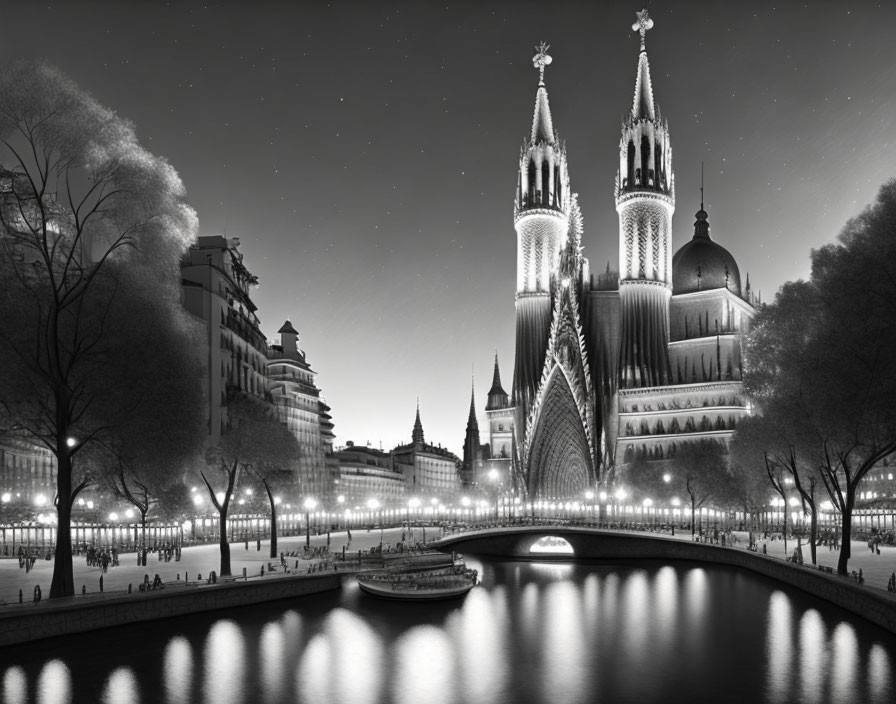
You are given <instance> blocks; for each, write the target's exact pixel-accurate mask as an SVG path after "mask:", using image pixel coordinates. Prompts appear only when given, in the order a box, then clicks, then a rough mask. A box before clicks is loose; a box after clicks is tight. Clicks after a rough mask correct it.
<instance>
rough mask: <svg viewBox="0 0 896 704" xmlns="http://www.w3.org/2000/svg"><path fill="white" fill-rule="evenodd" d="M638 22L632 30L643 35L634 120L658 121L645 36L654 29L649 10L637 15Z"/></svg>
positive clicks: (634, 103)
mask: <svg viewBox="0 0 896 704" xmlns="http://www.w3.org/2000/svg"><path fill="white" fill-rule="evenodd" d="M636 14H637V17H638V21H637V22H635V23H634V24H633V25H632V29H633V30H635V31H636V32H640V33H641V52H640V53H639V54H638V76H637V78H636V79H635V96H634V99H633V101H632V119H633V120H641V119H647V120H651V121H653V120H656V111H655V109H654V104H653V85H652V84H651V82H650V63H649V62H648V61H647V46H646V39H645V35H646V34H647V30H648V29H650V28H651V27H653V20H652V19H650V17H648V16H647V10H646V9H644V10H641V11H640V12H638V13H636Z"/></svg>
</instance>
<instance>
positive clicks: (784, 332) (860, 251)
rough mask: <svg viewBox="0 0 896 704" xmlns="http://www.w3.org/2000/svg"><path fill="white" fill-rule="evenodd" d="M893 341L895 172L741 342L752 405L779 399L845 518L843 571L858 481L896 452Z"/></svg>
mask: <svg viewBox="0 0 896 704" xmlns="http://www.w3.org/2000/svg"><path fill="white" fill-rule="evenodd" d="M894 346H896V181H890V182H888V183H886V184H884V186H883V187H882V188H881V190H880V192H879V194H878V198H877V202H876V203H875V204H873V205H872V206H870V207H869V208H867V209H866V210H865V211H864V212H863V213H862V214H861V215H860V216H858V217H857V218H854V219H853V220H851V221H850V222H848V223H847V225H846V227H845V228H844V230H843V232H842V233H841V234H840V236H839V238H838V241H837V242H836V243H833V244H830V245H827V246H825V247H822V248H821V249H819V250H815V251H813V252H812V275H811V279H810V281H809V282H796V283H789V284H785V286H784V287H782V289H781V291H780V292H779V294H778V295H777V296H776V298H775V302H774V303H773V304H772V305H770V306H768V307H767V308H765V309H763V310H762V311H760V313H759V315H757V316H756V319H755V320H754V325H753V329H752V331H751V333H750V335H749V337H748V343H747V346H746V351H745V362H746V363H745V387H746V388H747V390H748V391H749V392H750V393H752V394H754V395H755V397H756V398H757V400H758V404H759V410H760V411H761V412H765V408H766V407H772V405H773V404H781V405H780V406H778V408H779V409H782V408H783V409H786V410H787V412H788V413H789V417H790V419H792V420H795V421H796V422H798V423H799V425H800V426H801V427H802V428H804V429H805V434H806V436H811V438H812V442H811V443H807V444H806V447H807V448H808V452H807V455H806V459H805V461H806V462H807V463H809V464H812V465H813V466H815V467H817V468H818V471H819V473H820V479H821V481H822V483H823V484H824V487H825V490H826V492H827V494H828V496H829V497H830V499H831V502H832V503H833V505H834V506H835V507H836V509H837V510H839V511H840V514H841V517H842V538H841V549H840V558H839V561H838V564H837V571H838V572H839V573H840V574H846V573H847V567H848V561H849V558H850V532H851V524H852V512H853V509H854V507H855V501H856V496H857V494H858V489H859V486H860V484H861V482H862V480H863V479H864V477H865V476H866V475H867V474H868V472H869V471H870V470H871V469H872V468H873V467H874V466H876V465H877V464H878V463H880V462H882V461H883V460H885V459H886V458H888V457H889V456H891V455H892V454H893V452H894V451H896V406H894V404H893V403H892V399H893V397H894V393H896V357H894V355H893V354H892V350H893V349H894ZM772 412H775V411H772ZM778 417H779V418H780V417H781V416H780V415H779V416H778Z"/></svg>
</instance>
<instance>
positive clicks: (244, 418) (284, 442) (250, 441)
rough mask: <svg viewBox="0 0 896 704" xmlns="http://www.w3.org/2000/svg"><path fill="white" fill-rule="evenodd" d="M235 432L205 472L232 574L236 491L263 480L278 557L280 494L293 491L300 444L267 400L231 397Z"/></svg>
mask: <svg viewBox="0 0 896 704" xmlns="http://www.w3.org/2000/svg"><path fill="white" fill-rule="evenodd" d="M227 410H228V417H229V419H230V428H228V430H227V432H226V433H225V434H224V435H222V436H221V444H220V446H219V447H218V448H214V449H213V450H212V452H211V454H210V457H211V458H212V462H211V463H210V465H209V469H208V471H202V472H201V476H202V481H203V483H204V484H205V486H206V488H207V490H208V493H209V498H210V500H211V503H212V505H213V506H214V507H215V510H216V511H217V512H218V518H219V525H220V530H219V534H220V546H221V571H220V574H221V575H224V576H227V575H230V573H231V566H230V544H229V542H228V540H227V514H228V511H229V510H230V501H231V499H232V498H233V494H234V490H235V489H236V487H237V485H238V483H239V482H240V481H241V478H242V480H243V481H252V479H258V480H259V481H260V482H261V484H262V487H263V488H264V490H265V494H266V496H267V498H268V503H269V506H270V511H271V557H276V556H277V552H276V550H277V529H276V522H277V505H276V500H275V499H276V497H275V493H276V488H277V487H280V488H285V489H287V490H290V489H292V490H294V487H295V481H296V478H295V474H294V472H293V471H292V464H293V461H294V460H295V459H297V457H298V443H297V442H296V440H295V438H294V437H293V435H292V433H290V432H289V431H288V430H287V429H286V426H285V425H283V424H282V423H280V422H279V421H278V420H277V418H276V415H275V411H274V408H273V406H272V405H271V404H269V403H268V402H266V401H264V400H263V399H260V398H257V397H255V396H250V395H248V394H244V393H241V392H236V391H231V392H230V394H229V396H228V405H227Z"/></svg>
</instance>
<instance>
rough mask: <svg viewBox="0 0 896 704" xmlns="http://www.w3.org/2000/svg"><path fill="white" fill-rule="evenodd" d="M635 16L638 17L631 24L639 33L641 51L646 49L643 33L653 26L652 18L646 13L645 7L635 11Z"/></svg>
mask: <svg viewBox="0 0 896 704" xmlns="http://www.w3.org/2000/svg"><path fill="white" fill-rule="evenodd" d="M635 16H636V17H637V18H638V21H637V22H635V23H634V24H633V25H632V29H633V30H635V31H636V32H640V33H641V51H647V44H646V41H645V40H646V37H645V35H646V34H647V30H648V29H650V28H651V27H653V20H652V19H650V17H649V16H648V15H647V8H646V7H645V8H644V9H643V10H641V11H640V12H636V13H635Z"/></svg>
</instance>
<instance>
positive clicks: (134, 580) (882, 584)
mask: <svg viewBox="0 0 896 704" xmlns="http://www.w3.org/2000/svg"><path fill="white" fill-rule="evenodd" d="M403 532H404V533H405V538H406V539H407V540H408V541H409V542H418V541H420V542H422V541H423V529H422V528H414V529H413V531H412V532H411V533H407V532H406V531H403V530H402V529H401V528H386V529H385V530H383V531H380V530H379V529H373V530H370V531H367V530H366V529H357V530H352V533H351V535H352V538H351V541H349V540H348V536H347V533H346V532H345V531H339V532H333V533H331V535H330V536H329V542H330V545H329V548H330V553H331V555H336V554H339V555H340V556H341V554H342V549H343V547H345V549H346V553H347V554H354V555H356V554H357V551H358V550H369V549H370V548H375V547H378V546H379V545H380V541H381V540H382V543H383V545H384V546H386V545H393V546H394V545H395V544H397V543H398V542H399V541H400V540H401V538H402V533H403ZM638 532H639V533H641V534H644V531H638ZM647 534H648V535H649V533H647ZM657 535H662V536H663V537H666V538H669V537H671V536H670V533H669V532H668V531H665V532H662V533H659V532H658V533H657ZM734 535H735V536H737V539H738V542H736V543H735V544H734V546H733V547H730V549H732V550H745V549H746V546H747V534H746V533H740V532H736V533H734ZM439 536H440V530H439V528H437V527H427V528H426V539H427V540H434V539H435V538H437V537H439ZM674 537H675V539H677V540H683V541H690V540H691V535H690V533H689V532H687V531H684V532H682V531H680V530H676V534H675V536H674ZM763 543H765V545H766V550H767V554H768V555H770V556H772V557H775V558H778V559H780V560H784V559H785V557H786V556H787V555H785V552H784V541H783V540H768V541H763V540H762V539H761V537H760V538H759V540H758V545H759V552H761V551H762V545H763ZM326 545H327V535H326V534H324V535H312V536H311V547H312V548H322V547H325V546H326ZM304 546H305V536H304V535H301V536H289V537H281V538H279V539H278V555H279V553H280V552H283V553H286V554H287V555H288V554H289V553H292V552H295V553H296V554H298V555H301V554H302V552H303V548H304ZM795 547H796V541H795V540H790V539H788V541H787V554H788V555H789V554H792V552H793V550H794V548H795ZM851 547H852V557H851V559H850V561H849V569H850V571H856V572H858V570H860V569H861V570H862V575H863V577H864V586H865V587H866V588H869V589H880V590H883V591H884V592H886V589H887V581H888V580H889V578H890V575H891V574H892V573H893V572H894V571H896V548H894V547H886V546H882V547H881V551H880V555H877V554H876V553H872V552H871V550H869V548H868V546H867V545H866V544H865V543H862V542H859V541H853V542H852V546H851ZM817 551H818V563H819V564H820V565H823V566H826V567H831V568H832V569H834V571H836V568H837V559H838V557H839V552H838V551H837V550H829V549H828V548H827V547H823V546H819V547H818V548H817ZM269 552H270V542H269V541H266V540H263V541H261V550H258V549H257V543H256V542H255V541H250V542H249V548H248V550H247V549H246V547H245V543H244V542H236V543H231V546H230V554H231V572H232V574H233V576H234V577H241V576H242V574H243V569H244V568H245V570H246V574H247V576H248V577H250V578H252V579H277V577H278V576H281V575H282V574H283V571H282V570H281V569H279V567H278V570H276V571H275V572H274V573H273V574H272V573H271V572H270V570H269V567H268V565H269V563H272V564H274V565H276V566H279V564H280V560H279V557H278V558H277V559H271V558H270V557H269ZM803 557H804V561H805V564H804V567H803V568H802V569H814V568H812V566H811V564H810V552H809V547H808V546H807V545H805V544H804V545H803ZM318 562H320V558H313V559H302V558H300V557H287V558H286V563H287V567H288V568H289V569H290V570H293V571H295V570H296V569H298V571H299V572H300V573H301V572H304V571H307V570H308V569H309V568H310V567H311V566H312V565H315V564H317V563H318ZM297 563H298V567H297ZM220 564H221V563H220V548H219V546H218V544H217V543H209V544H205V545H196V546H192V547H187V548H184V549H183V550H182V553H181V560H180V561H175V560H174V559H172V560H171V561H169V562H165V561H160V560H159V558H158V554H154V553H150V554H149V556H148V559H147V566H146V567H143V566H138V565H137V555H136V553H123V554H121V555H120V556H119V565H118V566H117V567H109V568H108V571H107V572H105V573H104V572H103V570H102V568H100V567H88V566H87V561H86V559H85V557H84V556H83V555H82V556H80V557H79V556H76V557H75V558H74V561H73V568H74V569H73V571H74V581H75V590H76V592H77V594H76V597H75V598H79V597H80V596H81V590H82V587H83V588H84V589H85V591H86V593H87V595H92V596H93V597H96V596H97V595H99V593H100V577H102V578H103V592H104V594H112V593H118V594H121V593H122V592H127V590H128V585H132V589H133V591H134V592H137V591H138V585H140V584H142V583H143V580H144V576H145V575H148V576H149V579H150V581H152V580H153V579H154V577H155V575H156V574H158V575H159V577H160V578H161V579H162V581H163V582H164V583H165V584H166V585H170V584H174V583H177V582H178V581H179V580H178V577H179V579H180V581H181V582H183V581H185V580H189V581H190V582H191V583H193V582H197V581H198V580H199V579H200V577H201V579H202V580H203V581H205V580H207V579H208V576H209V573H210V572H211V571H212V570H214V571H215V572H219V571H220ZM262 567H263V568H264V571H265V576H264V577H261V570H262ZM52 574H53V562H52V560H38V561H37V562H35V564H34V567H33V568H32V569H31V570H30V571H29V572H26V570H25V569H24V568H20V567H19V563H18V560H17V559H12V558H5V559H0V608H2V607H3V606H4V605H7V608H21V607H19V590H21V591H22V596H23V603H24V604H25V605H27V604H31V603H33V594H34V587H35V586H36V585H39V586H40V589H41V593H42V595H43V599H44V602H46V599H47V597H48V595H49V593H50V582H51V579H52ZM894 604H896V595H894Z"/></svg>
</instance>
